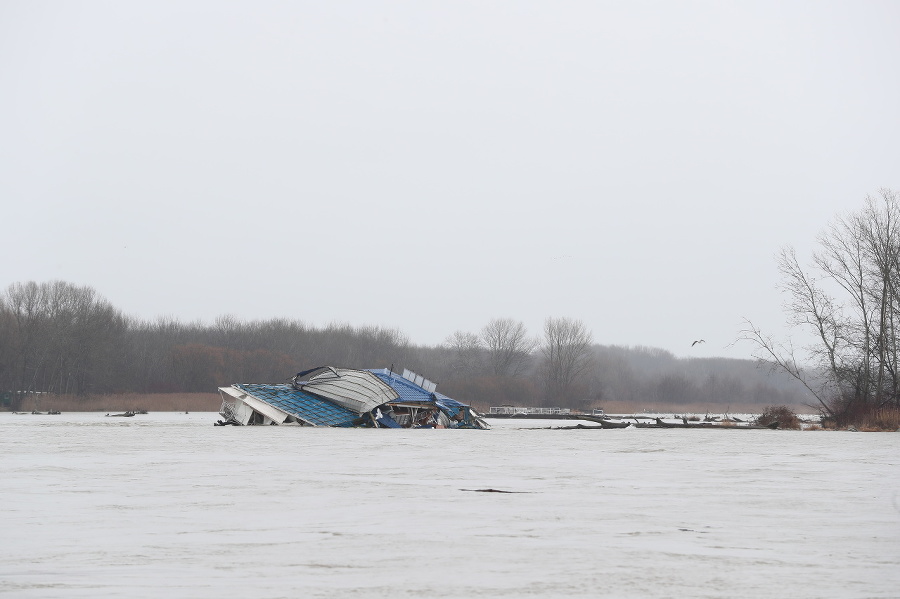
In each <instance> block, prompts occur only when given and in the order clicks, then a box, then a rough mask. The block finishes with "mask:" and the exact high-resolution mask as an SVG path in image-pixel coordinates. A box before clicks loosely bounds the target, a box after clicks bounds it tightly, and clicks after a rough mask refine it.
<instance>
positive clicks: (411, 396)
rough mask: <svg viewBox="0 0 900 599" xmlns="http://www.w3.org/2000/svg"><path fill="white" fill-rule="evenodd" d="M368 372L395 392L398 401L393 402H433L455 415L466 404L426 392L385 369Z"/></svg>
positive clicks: (435, 393)
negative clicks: (398, 397)
mask: <svg viewBox="0 0 900 599" xmlns="http://www.w3.org/2000/svg"><path fill="white" fill-rule="evenodd" d="M369 372H371V373H372V374H374V375H375V376H377V377H378V378H380V379H381V380H383V381H384V382H385V383H387V384H388V385H390V386H391V387H392V388H393V389H394V391H396V392H397V395H399V396H400V399H399V400H395V401H417V402H421V401H434V402H436V403H437V404H438V406H439V407H441V408H442V409H444V411H445V412H450V413H455V412H456V411H457V410H459V408H460V407H463V406H466V404H464V403H462V402H459V401H456V400H455V399H451V398H449V397H447V396H446V395H443V394H442V393H438V392H437V391H434V392H431V391H426V390H425V389H423V388H422V387H420V386H419V385H417V384H415V383H414V382H412V381H409V380H407V379H405V378H403V377H402V376H400V375H399V374H397V373H396V372H391V371H390V370H388V369H387V368H380V369H377V370H369Z"/></svg>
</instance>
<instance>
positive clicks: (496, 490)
mask: <svg viewBox="0 0 900 599" xmlns="http://www.w3.org/2000/svg"><path fill="white" fill-rule="evenodd" d="M460 491H472V492H474V493H527V492H528V491H501V490H500V489H460Z"/></svg>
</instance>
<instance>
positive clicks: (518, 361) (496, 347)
mask: <svg viewBox="0 0 900 599" xmlns="http://www.w3.org/2000/svg"><path fill="white" fill-rule="evenodd" d="M481 341H482V342H483V343H484V346H485V348H486V349H487V356H488V362H489V363H490V365H491V371H492V372H493V374H495V375H497V376H516V375H519V374H521V373H522V372H523V371H524V370H525V367H526V366H527V365H528V358H529V356H530V355H531V352H532V351H534V347H535V342H534V340H532V339H530V338H529V337H528V330H527V329H526V328H525V325H524V324H523V323H522V322H520V321H516V320H513V319H512V318H495V319H493V320H491V321H490V322H489V323H487V324H486V325H485V326H484V328H483V329H481Z"/></svg>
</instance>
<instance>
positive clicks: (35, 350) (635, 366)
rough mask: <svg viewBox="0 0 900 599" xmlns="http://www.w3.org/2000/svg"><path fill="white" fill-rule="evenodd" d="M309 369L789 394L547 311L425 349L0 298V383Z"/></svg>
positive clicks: (119, 384)
mask: <svg viewBox="0 0 900 599" xmlns="http://www.w3.org/2000/svg"><path fill="white" fill-rule="evenodd" d="M320 365H337V366H346V367H355V368H391V367H394V368H397V369H400V368H409V369H411V370H414V371H416V372H419V373H421V374H423V375H425V376H427V377H428V378H430V379H432V380H434V381H436V382H438V383H439V384H440V387H439V390H440V391H441V392H443V393H446V394H447V395H450V396H451V397H458V398H459V399H461V400H463V401H468V402H471V403H474V404H476V405H479V406H482V407H486V406H490V405H503V404H512V405H553V406H560V407H573V408H590V407H602V406H603V405H604V404H605V403H608V402H612V401H627V402H632V403H634V402H638V403H639V402H646V404H647V406H648V407H650V406H654V405H656V406H658V405H673V406H674V405H678V404H684V403H698V402H704V403H709V404H710V405H711V406H717V405H720V404H725V405H727V404H744V405H746V404H748V403H753V404H767V403H792V404H795V405H796V404H799V403H801V402H802V397H801V393H800V390H799V387H796V386H795V387H791V386H790V385H789V384H788V385H785V381H784V380H779V379H777V378H776V379H772V378H771V377H768V376H766V375H765V373H762V372H760V371H759V370H757V369H755V367H754V363H753V362H752V361H748V360H730V361H729V360H715V359H713V360H684V359H679V358H676V357H675V356H674V355H672V354H671V353H669V352H665V351H663V350H656V349H651V348H622V347H611V346H604V345H600V344H597V343H595V342H594V339H593V335H592V332H591V331H589V330H588V329H587V327H586V326H585V325H584V323H583V322H582V321H580V320H577V319H572V318H564V317H560V318H556V317H553V318H547V319H546V321H545V322H544V327H543V330H542V331H541V332H540V334H538V335H532V334H530V333H529V331H528V330H527V329H526V327H525V325H524V324H523V323H522V322H520V321H517V320H514V319H512V318H495V319H492V320H491V321H490V322H488V323H487V324H485V325H484V327H483V328H482V329H480V330H478V331H456V332H454V333H452V334H450V335H449V336H448V337H447V339H446V340H445V341H444V342H443V343H441V344H439V345H436V346H424V345H416V344H413V343H412V342H411V341H410V339H409V338H408V337H407V335H405V334H404V333H403V332H402V331H400V330H398V329H393V328H385V327H379V326H351V325H349V324H346V323H332V324H329V325H327V326H324V327H315V326H310V325H308V324H306V323H304V322H302V321H301V320H296V319H288V318H275V319H268V320H252V321H242V320H240V319H238V318H236V317H234V316H230V315H223V316H219V317H218V318H216V319H215V320H214V321H213V322H212V323H211V324H205V323H202V322H189V323H186V322H182V321H179V320H177V319H175V318H171V317H163V318H158V319H156V320H152V321H150V320H141V319H137V318H133V317H129V316H126V315H124V314H123V313H122V312H121V311H120V310H118V309H117V308H115V307H114V306H113V305H111V304H110V303H109V302H108V301H107V300H106V299H104V298H103V297H102V296H100V295H99V294H98V293H97V292H96V291H95V290H94V289H92V288H91V287H85V286H78V285H74V284H71V283H67V282H63V281H51V282H43V283H37V282H33V281H29V282H25V283H15V284H12V285H10V286H9V287H8V288H7V290H6V291H5V293H3V294H2V295H0V391H2V390H5V391H6V392H7V393H9V394H12V395H13V396H14V397H15V396H16V395H17V394H21V393H23V392H44V393H59V394H67V395H76V396H87V395H98V394H105V393H128V392H135V393H174V392H210V391H214V390H215V389H216V387H218V386H222V385H227V384H231V383H243V382H272V383H274V382H284V381H287V380H288V379H289V378H290V377H291V375H293V374H294V373H295V372H297V371H298V370H302V369H305V368H310V367H313V366H320Z"/></svg>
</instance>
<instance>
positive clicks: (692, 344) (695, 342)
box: [691, 339, 706, 347]
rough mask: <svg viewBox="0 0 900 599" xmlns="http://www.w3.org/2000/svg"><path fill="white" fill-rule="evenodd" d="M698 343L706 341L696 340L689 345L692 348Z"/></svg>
mask: <svg viewBox="0 0 900 599" xmlns="http://www.w3.org/2000/svg"><path fill="white" fill-rule="evenodd" d="M698 343H706V339H697V340H696V341H694V342H693V343H691V347H694V346H695V345H697V344H698Z"/></svg>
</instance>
